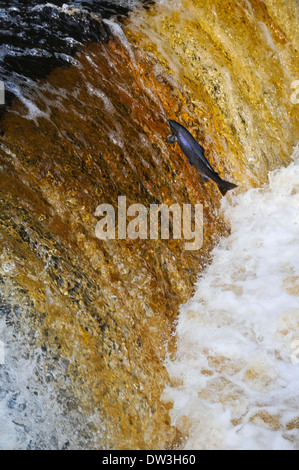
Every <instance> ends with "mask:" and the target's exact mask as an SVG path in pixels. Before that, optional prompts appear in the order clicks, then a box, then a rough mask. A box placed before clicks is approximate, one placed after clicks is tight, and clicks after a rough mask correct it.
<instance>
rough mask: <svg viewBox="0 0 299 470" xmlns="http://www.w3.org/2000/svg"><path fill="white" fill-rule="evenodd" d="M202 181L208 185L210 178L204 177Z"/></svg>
mask: <svg viewBox="0 0 299 470" xmlns="http://www.w3.org/2000/svg"><path fill="white" fill-rule="evenodd" d="M201 177H202V179H203V180H204V182H205V183H208V181H210V178H208V177H207V176H202V175H201Z"/></svg>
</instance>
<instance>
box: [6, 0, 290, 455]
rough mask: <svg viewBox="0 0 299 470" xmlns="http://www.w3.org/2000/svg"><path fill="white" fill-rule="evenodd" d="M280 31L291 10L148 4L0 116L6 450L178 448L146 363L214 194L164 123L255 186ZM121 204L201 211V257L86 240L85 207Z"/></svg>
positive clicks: (279, 87) (166, 346)
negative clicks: (10, 444) (171, 122)
mask: <svg viewBox="0 0 299 470" xmlns="http://www.w3.org/2000/svg"><path fill="white" fill-rule="evenodd" d="M297 20H298V3H296V2H295V1H290V2H288V3H287V4H285V3H284V2H282V1H280V0H273V1H265V2H261V1H255V0H252V1H237V2H236V1H231V2H226V3H225V4H224V3H223V2H220V1H213V2H205V1H195V0H193V1H191V0H188V1H171V2H163V1H161V2H157V5H156V6H153V7H152V8H151V9H150V10H149V11H142V12H136V13H134V14H133V15H132V16H131V17H130V19H129V20H127V21H126V24H125V25H124V26H123V30H121V29H120V28H119V27H118V26H117V25H113V24H111V23H110V26H111V28H112V32H113V33H114V40H111V41H110V42H109V43H108V44H103V45H97V44H92V45H89V46H86V47H84V49H83V50H82V51H81V52H80V53H79V54H78V55H77V57H76V59H77V60H78V61H79V66H77V67H70V68H62V69H57V70H55V71H54V72H52V73H51V75H50V76H49V77H48V78H47V79H45V80H43V81H41V82H40V83H39V86H38V87H37V89H36V90H35V91H34V92H30V95H28V96H26V95H25V94H24V96H23V102H22V101H15V102H14V104H13V106H12V109H11V110H10V111H9V112H8V113H7V114H6V115H5V117H4V120H3V122H2V124H1V127H2V129H3V135H2V137H1V140H0V168H1V172H0V178H1V185H0V194H1V197H0V201H1V211H0V218H1V242H2V243H1V267H0V281H1V298H0V303H1V308H2V312H4V313H5V315H6V326H5V327H3V341H4V343H5V345H6V361H7V367H8V368H9V374H10V382H9V383H10V385H9V386H7V390H8V392H9V393H10V395H11V396H12V397H13V394H14V393H15V394H16V398H14V401H15V403H17V405H18V406H15V408H13V407H12V409H13V410H14V411H11V412H9V413H12V416H13V417H14V418H13V419H14V422H16V421H17V422H18V426H14V425H13V424H12V423H13V421H12V422H11V424H10V427H8V428H7V429H9V432H11V434H12V435H13V436H14V439H15V441H16V444H15V446H16V447H18V446H19V447H23V448H24V447H26V446H27V447H28V446H32V447H45V448H62V447H71V448H102V449H103V448H108V449H112V448H116V449H165V448H172V447H174V446H177V445H181V442H182V439H184V437H185V436H184V435H183V433H182V431H179V430H178V429H176V428H175V427H174V426H172V425H171V422H170V417H169V410H170V408H171V404H170V403H168V402H164V401H163V400H162V399H161V395H162V392H163V390H164V388H165V385H166V384H167V383H168V381H169V378H168V374H167V371H166V369H165V366H164V363H163V361H164V359H165V355H166V352H167V351H169V352H170V354H173V353H174V352H175V338H174V337H173V336H172V333H173V332H174V326H175V320H176V318H177V315H178V308H179V306H180V305H181V304H182V303H183V302H185V301H186V300H187V299H189V298H190V297H191V295H192V292H193V290H194V287H193V286H194V282H195V280H196V277H197V275H198V273H199V272H200V271H201V269H202V267H203V266H204V265H205V263H207V262H208V260H209V253H210V251H211V249H212V248H213V246H215V244H216V243H217V242H218V241H219V239H220V237H221V236H226V235H227V234H228V233H229V227H228V225H227V224H226V223H225V222H224V220H223V219H222V215H221V214H220V212H219V208H220V198H221V195H220V193H219V191H218V189H217V187H216V185H215V184H214V183H213V182H211V183H208V184H203V182H202V181H201V178H200V176H199V175H198V174H197V172H196V170H195V169H191V168H190V167H189V166H188V165H187V163H186V159H185V157H184V156H183V155H182V153H181V152H180V150H179V149H178V147H176V146H175V147H172V146H169V145H167V144H166V142H165V139H166V137H167V136H168V135H169V128H168V124H167V119H168V118H173V119H176V120H178V121H180V122H181V123H182V124H183V125H185V126H188V128H189V130H190V131H191V132H192V133H193V135H194V136H195V137H196V138H197V140H198V141H199V142H200V143H201V144H202V145H203V146H204V147H205V148H206V150H207V157H208V158H209V160H210V162H211V163H212V165H213V167H214V168H215V169H217V171H219V172H220V174H221V176H223V177H225V179H227V180H229V181H234V182H235V183H237V184H238V185H239V189H238V191H240V192H244V191H246V190H247V189H248V188H250V187H252V186H255V187H256V186H260V185H261V184H263V183H265V182H267V175H268V171H269V170H272V169H275V168H278V167H280V166H282V165H287V164H288V163H289V161H290V156H291V153H292V147H293V146H294V145H295V144H296V142H297V140H298V109H297V107H296V105H294V104H293V103H292V102H291V98H290V97H291V94H292V88H291V84H292V82H293V81H294V80H296V79H298V78H299V71H298V55H297V50H298V36H296V24H298V23H297ZM24 98H25V99H27V100H28V101H25V99H24ZM29 103H30V105H29ZM120 195H122V196H126V197H127V204H128V205H129V204H132V203H136V202H137V203H141V204H144V205H145V206H147V207H148V206H149V204H151V203H162V202H164V203H166V204H168V205H170V204H172V203H174V202H177V203H180V204H182V203H191V204H193V205H194V204H196V203H202V204H203V205H204V245H203V247H202V249H201V250H199V251H186V250H184V243H183V241H178V240H169V241H167V240H157V241H156V240H134V241H133V240H119V241H118V240H110V241H101V240H99V239H97V238H96V237H95V226H96V223H97V221H98V219H97V218H96V217H95V215H94V212H95V209H96V207H97V205H98V204H99V203H110V204H112V205H113V206H114V207H117V198H118V196H120ZM226 197H227V198H228V199H229V198H230V195H228V196H226ZM24 405H26V407H25V408H24ZM28 410H31V411H30V413H28ZM24 426H25V427H26V430H24V429H25V428H24Z"/></svg>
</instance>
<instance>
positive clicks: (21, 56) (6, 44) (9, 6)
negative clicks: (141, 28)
mask: <svg viewBox="0 0 299 470" xmlns="http://www.w3.org/2000/svg"><path fill="white" fill-rule="evenodd" d="M149 3H150V2H148V1H139V0H111V1H92V0H89V1H71V2H66V1H58V0H54V1H51V2H37V1H34V0H33V1H22V0H16V1H8V2H0V44H1V45H0V80H2V81H3V82H4V83H5V89H6V94H5V102H6V105H10V104H11V102H12V100H13V98H14V96H20V93H21V90H22V88H23V87H30V86H32V85H34V84H32V81H36V80H38V79H40V78H43V77H45V76H46V75H47V74H49V73H50V72H51V70H53V69H54V68H55V67H60V66H69V65H75V64H76V62H75V60H74V59H73V56H74V54H75V53H76V52H77V51H78V49H79V48H80V46H82V44H83V43H89V42H101V43H105V42H107V41H108V40H109V39H110V38H111V32H110V30H109V28H108V27H107V25H105V23H104V22H103V21H102V20H103V19H110V18H114V20H115V21H121V20H122V18H124V17H125V16H126V15H128V13H129V12H131V11H132V10H133V9H136V8H137V7H142V6H143V7H147V5H148V4H149ZM4 111H5V107H4V106H0V116H1V114H3V112H4Z"/></svg>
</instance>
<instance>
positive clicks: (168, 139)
mask: <svg viewBox="0 0 299 470" xmlns="http://www.w3.org/2000/svg"><path fill="white" fill-rule="evenodd" d="M175 141H176V136H175V135H170V136H169V137H167V139H166V142H167V143H168V144H174V143H175Z"/></svg>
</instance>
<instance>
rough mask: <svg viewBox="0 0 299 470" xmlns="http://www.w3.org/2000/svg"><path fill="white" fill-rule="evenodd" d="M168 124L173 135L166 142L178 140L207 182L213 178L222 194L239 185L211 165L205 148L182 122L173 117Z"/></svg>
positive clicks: (191, 163)
mask: <svg viewBox="0 0 299 470" xmlns="http://www.w3.org/2000/svg"><path fill="white" fill-rule="evenodd" d="M168 124H169V127H170V130H171V132H172V135H170V136H169V137H167V139H166V142H167V143H169V144H174V143H175V142H177V143H178V144H179V146H180V148H181V150H182V151H183V152H184V154H185V155H186V157H187V159H188V162H189V164H190V165H192V166H194V167H195V168H196V170H197V171H198V173H199V174H200V176H201V177H202V179H203V181H204V182H205V183H207V182H208V181H210V180H213V181H214V182H215V183H216V184H217V186H218V188H219V191H220V192H221V194H222V196H225V194H226V193H227V191H230V190H232V189H234V188H237V187H238V185H236V184H234V183H230V182H229V181H225V180H223V179H221V178H220V176H219V173H217V172H216V171H215V170H214V169H213V168H212V167H211V165H210V163H209V161H208V160H207V159H206V157H205V150H204V148H203V147H202V146H201V145H200V144H199V143H198V142H197V141H196V140H195V139H194V137H193V136H192V135H191V134H190V132H189V131H188V130H187V129H186V128H185V127H184V126H182V124H179V123H178V122H176V121H173V120H172V119H169V120H168Z"/></svg>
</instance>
